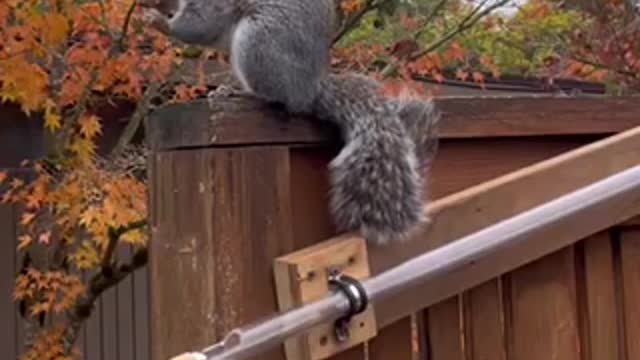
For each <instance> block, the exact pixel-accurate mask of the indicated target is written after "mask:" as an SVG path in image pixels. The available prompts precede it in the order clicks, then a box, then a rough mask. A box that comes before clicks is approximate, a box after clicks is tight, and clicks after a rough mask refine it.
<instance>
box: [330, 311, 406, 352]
mask: <svg viewBox="0 0 640 360" xmlns="http://www.w3.org/2000/svg"><path fill="white" fill-rule="evenodd" d="M411 331H412V328H411V318H409V317H405V318H403V319H402V320H400V321H397V322H395V323H394V324H393V325H391V326H388V327H386V328H384V329H381V330H379V331H378V336H376V337H375V338H374V339H373V340H372V341H370V342H369V348H368V354H367V355H368V357H366V358H363V359H366V360H387V359H407V360H411V359H414V358H415V355H416V353H415V352H414V350H417V349H414V346H413V343H412V333H411ZM332 360H333V359H332Z"/></svg>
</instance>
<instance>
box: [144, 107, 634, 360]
mask: <svg viewBox="0 0 640 360" xmlns="http://www.w3.org/2000/svg"><path fill="white" fill-rule="evenodd" d="M439 106H440V108H441V110H442V111H443V113H444V119H443V125H442V130H441V139H442V142H441V146H440V150H439V154H438V156H437V158H436V161H435V164H434V168H433V169H432V174H431V177H432V181H431V184H430V190H431V194H432V198H434V199H441V200H439V201H438V202H437V203H435V204H434V206H435V208H432V211H433V212H434V215H435V222H434V226H433V227H432V228H431V230H429V231H428V232H427V233H426V234H425V236H424V238H421V239H420V240H419V241H414V242H412V243H410V244H409V245H408V246H407V245H405V246H395V247H393V248H384V249H383V248H375V247H370V249H369V251H370V262H371V265H372V270H373V272H374V273H378V272H380V271H381V270H384V269H386V268H388V267H389V266H392V265H395V264H397V263H399V262H400V261H402V260H406V259H408V258H410V257H411V256H415V255H417V254H420V253H423V252H425V251H428V250H430V249H433V248H436V247H438V246H440V245H442V244H445V243H447V242H448V241H452V240H455V239H456V238H458V237H460V236H463V235H466V234H469V233H470V232H473V231H476V230H479V229H481V228H482V227H484V226H488V225H490V224H492V223H495V222H496V221H498V220H500V219H503V218H505V217H508V216H510V215H513V214H516V213H518V212H520V211H523V210H526V209H529V208H531V207H534V206H536V205H539V204H542V203H544V202H546V201H549V200H551V199H553V198H554V197H557V196H559V195H562V194H565V193H567V192H569V191H571V190H574V189H576V188H578V187H580V186H584V185H587V184H589V183H591V182H593V181H595V180H597V179H600V178H602V177H604V176H606V175H608V174H611V173H613V172H615V171H620V170H622V169H624V168H626V167H629V166H632V165H635V164H638V163H640V141H638V134H636V133H632V134H631V135H628V134H625V135H624V136H623V137H622V138H620V139H617V140H616V141H614V142H610V141H605V142H603V143H598V144H596V145H591V146H589V147H587V148H581V149H579V150H576V151H573V152H571V153H568V154H564V153H565V152H567V151H570V150H574V149H576V148H578V147H582V146H584V145H587V144H590V143H592V142H594V141H596V140H599V139H602V138H603V137H605V136H608V135H611V134H613V133H617V132H620V131H623V130H626V129H629V128H632V127H634V126H639V125H640V105H638V103H637V99H633V98H603V99H592V98H591V99H584V98H483V99H477V98H473V99H468V98H457V99H440V100H439ZM225 110H226V111H225V112H216V111H213V110H211V109H210V108H209V106H208V105H207V104H206V103H205V102H196V103H192V104H188V105H176V106H172V107H169V108H167V109H165V110H163V111H162V112H160V113H158V114H157V117H156V118H155V119H153V121H152V123H151V124H152V128H151V134H150V135H151V140H152V142H153V144H154V148H155V152H154V155H153V159H152V162H151V166H152V181H151V185H150V186H151V204H152V206H151V209H152V214H151V220H152V236H153V241H152V247H153V248H152V252H151V254H152V259H151V264H150V281H151V282H150V288H151V295H150V298H151V318H152V324H151V333H152V344H153V346H152V358H153V359H167V358H169V357H171V356H173V355H176V354H178V353H181V352H183V351H186V350H192V349H199V348H201V347H204V346H206V345H209V344H211V343H212V342H214V341H217V340H220V338H221V337H222V336H224V335H225V334H226V332H227V331H229V330H231V329H232V328H234V327H236V326H240V325H244V324H247V323H250V322H252V321H255V320H257V319H260V318H262V317H265V316H269V315H271V314H273V313H274V312H276V311H277V309H278V306H277V301H276V291H275V284H274V281H273V269H272V266H273V260H274V259H275V258H276V257H278V256H281V255H283V254H287V253H291V252H293V251H295V250H297V249H301V248H304V247H307V246H309V245H311V244H314V243H317V242H320V241H323V240H324V239H326V238H329V237H331V236H333V235H335V231H334V229H333V228H332V226H331V221H330V218H329V216H328V213H327V210H326V209H327V206H326V192H327V180H326V164H327V163H328V161H329V160H330V159H331V157H332V156H334V155H335V154H336V151H337V148H338V146H339V145H338V144H337V143H336V142H335V141H334V140H335V136H334V134H333V133H332V132H331V131H326V130H325V129H319V128H318V127H317V126H315V125H313V124H310V123H309V122H307V121H303V120H299V121H295V120H293V121H289V122H284V121H282V119H276V118H275V117H274V115H273V114H271V113H269V111H267V110H266V109H264V108H263V107H261V106H259V105H257V104H255V103H247V102H242V103H239V104H235V105H234V106H230V105H229V106H227V107H225ZM636 132H638V131H636ZM627 136H632V137H631V138H628V137H627ZM602 147H607V150H606V151H601V150H602ZM561 154H562V155H561ZM549 159H550V160H549ZM543 160H548V161H545V162H544V163H539V164H536V163H538V162H540V161H543ZM533 164H536V165H533ZM531 165H533V166H531ZM519 169H521V170H519ZM516 170H518V171H517V172H514V171H516ZM512 172H514V173H512ZM506 174H508V175H506ZM503 175H506V176H503ZM500 176H502V177H500ZM498 177H499V178H498ZM496 178H497V179H496ZM479 184H481V185H479ZM473 186H476V187H473ZM471 187H473V188H471ZM635 200H636V199H629V201H630V202H629V204H635V203H634V202H633V201H635ZM637 200H639V204H640V198H639V199H637ZM629 204H627V206H631V207H625V209H624V210H625V211H627V212H629V211H636V210H638V212H640V205H638V206H636V205H629ZM633 206H635V207H633ZM595 223H597V224H602V223H606V222H600V221H594V224H585V226H584V227H575V228H574V229H566V231H563V232H562V233H555V234H548V235H549V236H550V237H557V238H558V240H560V238H562V239H564V240H563V241H566V239H567V237H570V236H579V238H582V237H585V236H587V237H586V238H584V239H583V240H582V241H579V242H577V243H576V244H574V245H571V246H568V247H564V248H562V249H561V250H559V251H556V252H554V253H553V254H550V255H547V256H544V257H542V258H540V259H537V260H535V261H533V260H534V258H531V259H529V260H531V261H532V262H530V263H529V264H527V265H525V266H522V267H519V268H517V269H515V270H513V271H511V272H508V273H506V274H502V275H500V276H498V277H495V278H493V279H491V280H488V281H484V282H483V283H481V284H474V285H475V286H474V287H473V288H471V289H468V290H465V289H466V287H463V288H460V289H459V290H465V291H461V292H459V293H458V294H457V295H455V296H453V297H450V298H447V299H438V302H437V303H436V304H433V305H432V303H431V301H432V300H434V299H433V298H430V297H429V296H430V294H431V292H430V289H428V288H426V289H416V291H415V293H414V294H413V295H412V296H404V297H395V298H393V300H391V301H387V302H385V303H383V304H379V305H378V304H376V316H377V319H378V324H379V325H380V328H381V329H380V330H379V333H378V336H377V337H376V338H375V339H373V340H372V341H371V342H369V343H368V345H367V346H366V347H364V346H359V347H355V348H352V349H351V350H349V351H346V352H344V353H342V354H340V355H339V356H337V357H335V359H340V360H344V359H350V360H356V359H365V358H368V359H381V360H383V359H384V360H386V359H390V358H400V359H433V360H507V359H508V360H523V359H524V360H529V359H530V360H538V359H559V360H572V359H575V360H584V359H589V360H609V359H611V360H614V359H621V360H631V359H638V358H640V345H638V342H637V341H634V339H638V337H639V336H640V327H639V326H638V324H640V313H639V312H638V310H637V309H636V306H635V304H636V303H637V301H638V300H639V299H640V261H638V260H637V259H639V257H638V256H640V227H638V225H639V223H638V222H635V223H634V222H628V223H624V224H619V225H616V226H613V227H610V228H608V229H600V230H599V231H597V232H596V233H593V234H592V233H591V232H590V231H591V230H593V229H595V228H597V226H596V225H595ZM576 234H580V235H576ZM579 238H575V239H572V240H578V239H579ZM532 256H533V255H532ZM496 261H501V260H500V259H496ZM504 262H505V263H508V262H509V261H508V260H505V261H504ZM477 279H480V277H477ZM465 281H469V279H461V282H465ZM455 287H456V282H455V281H452V284H451V286H450V289H454V288H455ZM423 305H424V306H426V305H430V306H429V307H428V308H427V309H425V310H419V309H421V308H422V307H423ZM410 313H413V314H410ZM409 315H411V316H409ZM414 324H417V325H418V329H417V331H416V329H415V327H414V326H413V325H414ZM259 358H260V359H273V360H276V359H278V360H280V359H284V352H283V350H282V349H278V350H275V351H271V352H269V353H265V354H264V355H262V356H260V357H259Z"/></svg>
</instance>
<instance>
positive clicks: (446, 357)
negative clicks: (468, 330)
mask: <svg viewBox="0 0 640 360" xmlns="http://www.w3.org/2000/svg"><path fill="white" fill-rule="evenodd" d="M426 313H427V316H426V317H425V324H426V328H427V329H428V333H429V341H428V344H429V346H428V350H427V354H428V356H429V359H432V360H465V359H466V356H465V349H464V347H465V341H466V339H465V331H464V321H463V316H462V314H463V313H462V303H461V297H460V296H454V297H452V298H449V299H447V300H444V301H441V302H439V303H437V304H435V305H433V306H431V307H430V308H429V309H428V310H427V312H426Z"/></svg>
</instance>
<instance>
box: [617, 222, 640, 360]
mask: <svg viewBox="0 0 640 360" xmlns="http://www.w3.org/2000/svg"><path fill="white" fill-rule="evenodd" d="M620 259H621V272H622V274H621V275H622V285H623V289H622V292H623V294H624V299H623V303H624V307H623V309H622V310H623V312H624V313H623V316H622V318H623V319H624V332H625V350H626V360H635V359H640V341H639V339H640V307H638V304H640V229H638V228H627V229H624V230H623V231H622V233H621V234H620Z"/></svg>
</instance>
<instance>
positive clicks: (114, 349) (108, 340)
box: [100, 287, 118, 360]
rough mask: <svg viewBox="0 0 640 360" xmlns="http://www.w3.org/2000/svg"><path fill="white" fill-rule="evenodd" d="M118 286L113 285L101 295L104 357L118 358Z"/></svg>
mask: <svg viewBox="0 0 640 360" xmlns="http://www.w3.org/2000/svg"><path fill="white" fill-rule="evenodd" d="M117 290H118V289H117V288H115V287H113V288H110V289H109V290H107V291H105V292H104V293H102V296H100V303H101V307H100V325H101V327H102V339H101V341H102V344H101V348H102V357H103V359H104V360H108V359H118V302H117V297H118V295H117Z"/></svg>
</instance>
